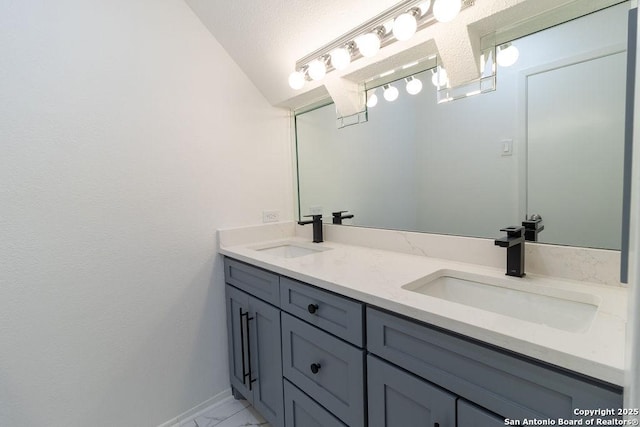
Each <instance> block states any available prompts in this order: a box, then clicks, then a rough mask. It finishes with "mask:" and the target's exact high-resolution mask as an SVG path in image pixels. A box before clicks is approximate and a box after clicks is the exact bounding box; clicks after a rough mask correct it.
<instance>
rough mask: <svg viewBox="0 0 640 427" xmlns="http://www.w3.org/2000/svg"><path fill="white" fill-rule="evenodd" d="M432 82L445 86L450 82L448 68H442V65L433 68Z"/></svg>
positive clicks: (437, 85)
mask: <svg viewBox="0 0 640 427" xmlns="http://www.w3.org/2000/svg"><path fill="white" fill-rule="evenodd" d="M431 74H432V76H431V83H433V85H434V86H435V87H443V86H446V85H447V83H449V76H447V70H445V69H444V68H442V67H441V66H439V65H438V66H437V67H436V68H433V69H432V70H431Z"/></svg>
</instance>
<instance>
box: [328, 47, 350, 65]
mask: <svg viewBox="0 0 640 427" xmlns="http://www.w3.org/2000/svg"><path fill="white" fill-rule="evenodd" d="M350 63H351V54H350V53H349V51H348V50H347V49H346V48H344V47H339V48H337V49H334V50H333V51H331V65H333V68H335V69H336V70H344V69H345V68H347V67H348V66H349V64H350Z"/></svg>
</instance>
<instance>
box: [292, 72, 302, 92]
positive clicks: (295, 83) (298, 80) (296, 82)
mask: <svg viewBox="0 0 640 427" xmlns="http://www.w3.org/2000/svg"><path fill="white" fill-rule="evenodd" d="M289 86H291V89H295V90H298V89H302V86H304V74H303V73H302V72H301V71H294V72H293V73H291V74H289Z"/></svg>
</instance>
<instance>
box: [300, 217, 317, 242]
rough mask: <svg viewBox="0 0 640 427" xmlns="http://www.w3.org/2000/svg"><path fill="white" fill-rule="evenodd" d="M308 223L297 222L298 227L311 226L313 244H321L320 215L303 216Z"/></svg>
mask: <svg viewBox="0 0 640 427" xmlns="http://www.w3.org/2000/svg"><path fill="white" fill-rule="evenodd" d="M304 217H305V218H309V217H311V218H312V219H311V220H310V221H298V224H300V225H307V224H313V243H322V215H305V216H304Z"/></svg>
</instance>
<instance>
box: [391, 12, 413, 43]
mask: <svg viewBox="0 0 640 427" xmlns="http://www.w3.org/2000/svg"><path fill="white" fill-rule="evenodd" d="M417 28H418V22H417V21H416V18H415V16H413V14H412V13H411V12H407V13H403V14H402V15H399V16H398V17H397V18H396V20H395V21H393V35H394V36H395V38H396V39H397V40H400V41H404V40H409V39H410V38H411V36H413V35H414V34H415V33H416V29H417Z"/></svg>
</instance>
